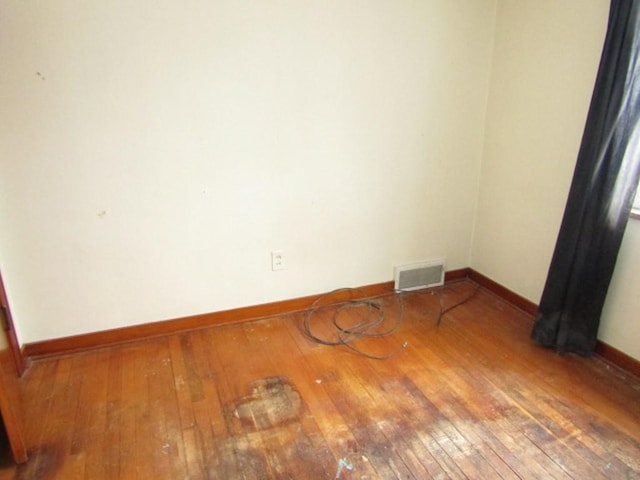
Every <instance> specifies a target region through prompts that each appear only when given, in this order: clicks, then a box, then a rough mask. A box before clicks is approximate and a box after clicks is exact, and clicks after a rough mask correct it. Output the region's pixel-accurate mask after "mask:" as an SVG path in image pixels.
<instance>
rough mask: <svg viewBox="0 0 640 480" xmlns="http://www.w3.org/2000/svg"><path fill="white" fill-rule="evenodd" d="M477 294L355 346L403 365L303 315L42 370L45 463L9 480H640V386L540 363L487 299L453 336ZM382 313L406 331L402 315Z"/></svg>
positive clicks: (413, 313) (412, 309) (422, 312)
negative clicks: (339, 341)
mask: <svg viewBox="0 0 640 480" xmlns="http://www.w3.org/2000/svg"><path fill="white" fill-rule="evenodd" d="M475 288H476V286H475V284H473V283H471V282H469V281H463V282H459V283H455V284H452V285H450V286H447V287H443V288H442V289H440V290H439V293H438V294H433V293H424V292H422V293H411V294H403V295H402V299H403V305H404V320H403V322H402V323H401V324H400V326H399V328H398V329H397V330H396V331H395V332H394V333H393V335H391V336H389V337H373V338H369V339H363V340H362V341H361V342H359V343H357V344H356V345H357V348H360V349H362V350H364V351H366V352H367V353H369V354H373V355H385V354H387V353H389V352H392V351H395V350H396V349H398V348H400V347H401V346H402V345H403V343H404V342H406V343H407V346H406V348H404V349H402V350H401V351H400V352H399V353H398V354H397V355H395V356H392V357H391V358H389V359H387V360H373V359H369V358H365V357H363V356H361V355H358V354H357V353H355V352H354V351H352V350H350V349H348V348H346V347H344V346H339V347H330V346H325V345H320V344H318V343H315V342H313V341H311V340H310V339H309V338H308V337H307V336H305V334H304V333H303V331H302V328H301V327H302V324H303V319H304V315H303V314H295V315H287V316H282V317H272V318H269V319H264V320H260V321H255V322H251V323H244V324H241V325H235V326H229V327H214V328H209V329H203V330H198V331H193V332H188V333H183V334H178V335H173V336H167V337H162V338H156V339H151V340H145V341H139V342H136V343H131V344H127V345H121V346H116V347H110V348H104V349H99V350H93V351H89V352H85V353H78V354H74V355H68V356H61V357H57V358H48V359H42V360H38V361H36V362H34V364H33V365H32V366H31V367H30V368H29V370H28V371H27V373H26V374H25V376H24V378H23V379H22V380H21V388H22V404H23V410H24V412H23V413H24V419H25V421H24V425H25V440H26V444H27V446H28V448H29V454H30V460H29V462H28V463H27V464H25V465H23V466H18V467H16V466H14V465H12V464H11V463H10V461H8V460H5V461H4V463H3V464H2V465H1V466H0V479H9V478H15V479H20V480H23V479H54V478H55V479H65V480H67V479H69V480H71V479H109V480H112V479H151V478H153V479H172V480H173V479H268V478H275V479H288V478H291V479H334V478H338V477H339V478H341V479H377V478H380V479H407V478H415V479H426V478H438V479H444V478H452V479H464V478H468V479H493V478H502V479H547V478H550V479H580V480H583V479H605V478H611V479H632V478H640V380H639V379H637V378H635V377H632V376H630V375H627V374H625V373H623V372H621V371H619V370H617V369H615V368H613V367H610V366H609V365H608V364H606V363H604V362H603V361H601V360H599V359H597V358H591V359H585V358H581V357H577V356H573V355H566V356H559V355H557V354H555V353H554V352H552V351H549V350H546V349H543V348H540V347H538V346H537V345H535V344H534V343H533V342H532V341H530V340H529V331H530V328H531V318H530V317H529V316H528V315H527V314H525V313H523V312H521V311H518V310H516V309H515V308H513V307H512V306H510V305H509V304H507V303H505V302H504V301H502V300H500V299H498V298H497V297H494V296H493V295H492V294H490V293H487V292H485V291H482V290H481V291H479V292H478V293H477V294H476V295H475V296H474V297H473V298H472V299H471V300H469V301H468V302H467V303H464V304H462V305H460V306H459V307H457V308H456V309H454V310H452V311H450V312H448V313H447V314H446V315H445V316H444V317H443V318H442V321H441V323H440V325H439V327H438V326H436V321H437V318H438V313H439V311H440V304H439V299H440V300H441V302H442V304H443V306H444V307H445V308H446V307H447V306H450V305H453V304H455V303H456V302H458V301H460V300H462V299H464V298H467V297H468V296H470V295H471V294H472V293H473V292H474V289H475ZM381 302H382V305H383V307H384V308H385V319H386V320H385V324H386V325H391V324H393V322H394V321H395V318H396V316H397V315H399V313H400V311H401V308H400V304H399V303H397V299H396V298H394V297H393V296H389V297H385V298H384V299H383V300H382V301H381ZM341 315H343V316H342V317H341V319H340V324H342V325H345V324H346V325H354V324H356V323H357V322H358V321H359V319H360V318H361V317H360V315H359V309H358V308H352V309H346V310H345V311H344V312H343V313H342V314H341ZM330 324H331V312H330V311H329V309H323V310H318V311H317V312H315V313H314V316H313V318H312V326H313V328H314V331H315V332H317V333H318V334H324V335H329V336H330V335H333V333H332V332H330V330H329V325H330ZM339 470H340V471H339Z"/></svg>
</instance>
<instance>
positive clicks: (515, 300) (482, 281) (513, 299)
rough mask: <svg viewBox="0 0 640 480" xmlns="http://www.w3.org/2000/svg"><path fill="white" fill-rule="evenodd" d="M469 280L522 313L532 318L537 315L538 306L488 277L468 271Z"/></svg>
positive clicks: (471, 270)
mask: <svg viewBox="0 0 640 480" xmlns="http://www.w3.org/2000/svg"><path fill="white" fill-rule="evenodd" d="M469 279H470V280H472V281H474V282H476V283H477V284H478V285H480V286H481V287H483V288H486V289H487V290H489V291H490V292H492V293H494V294H495V295H497V296H499V297H500V298H502V299H504V300H506V301H507V302H509V303H510V304H512V305H514V306H515V307H517V308H519V309H520V310H522V311H523V312H525V313H528V314H529V315H531V316H532V317H535V316H536V314H537V313H538V305H536V304H535V303H533V302H532V301H531V300H527V299H526V298H524V297H522V296H520V295H518V294H517V293H515V292H513V291H512V290H509V289H508V288H506V287H503V286H502V285H500V284H499V283H498V282H495V281H493V280H491V279H490V278H489V277H485V276H484V275H482V274H481V273H480V272H476V271H475V270H473V269H469Z"/></svg>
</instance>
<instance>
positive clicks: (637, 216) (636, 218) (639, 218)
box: [629, 212, 640, 220]
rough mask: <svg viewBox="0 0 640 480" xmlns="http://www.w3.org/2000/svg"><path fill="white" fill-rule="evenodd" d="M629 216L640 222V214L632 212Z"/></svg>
mask: <svg viewBox="0 0 640 480" xmlns="http://www.w3.org/2000/svg"><path fill="white" fill-rule="evenodd" d="M629 216H630V217H631V218H633V219H635V220H640V212H631V215H629Z"/></svg>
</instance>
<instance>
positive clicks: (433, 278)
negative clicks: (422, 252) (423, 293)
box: [393, 260, 444, 290]
mask: <svg viewBox="0 0 640 480" xmlns="http://www.w3.org/2000/svg"><path fill="white" fill-rule="evenodd" d="M393 277H394V281H395V286H394V288H395V289H396V290H418V289H420V288H428V287H437V286H439V285H444V260H432V261H429V262H420V263H412V264H410V265H400V266H397V267H395V268H394V269H393Z"/></svg>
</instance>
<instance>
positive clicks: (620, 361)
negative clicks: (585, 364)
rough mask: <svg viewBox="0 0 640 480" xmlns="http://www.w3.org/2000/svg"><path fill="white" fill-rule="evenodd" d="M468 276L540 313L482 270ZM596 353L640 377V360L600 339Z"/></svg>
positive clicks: (530, 303) (525, 310)
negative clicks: (485, 274)
mask: <svg viewBox="0 0 640 480" xmlns="http://www.w3.org/2000/svg"><path fill="white" fill-rule="evenodd" d="M468 278H469V279H470V280H472V281H474V282H476V283H477V284H478V285H480V286H481V287H484V288H486V289H487V290H489V291H490V292H492V293H493V294H495V295H497V296H498V297H500V298H502V299H503V300H505V301H507V302H509V303H510V304H512V305H513V306H515V307H517V308H519V309H520V310H522V311H524V312H525V313H528V314H529V315H531V317H532V319H533V318H535V316H536V314H537V313H538V305H536V304H535V303H533V302H531V301H530V300H527V299H526V298H524V297H521V296H520V295H518V294H517V293H514V292H512V291H511V290H509V289H508V288H506V287H504V286H502V285H500V284H499V283H497V282H494V281H493V280H491V279H490V278H489V277H486V276H484V275H482V274H481V273H480V272H476V271H475V270H473V269H469V274H468ZM595 353H596V355H598V356H599V357H601V358H602V359H603V360H605V361H606V362H608V363H610V364H612V365H614V366H616V367H618V368H620V369H622V370H624V371H625V372H628V373H630V374H632V375H635V376H636V377H640V361H638V360H636V359H635V358H633V357H630V356H629V355H627V354H626V353H623V352H621V351H620V350H617V349H615V348H613V347H612V346H610V345H608V344H606V343H605V342H603V341H601V340H598V343H597V344H596V352H595Z"/></svg>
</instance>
